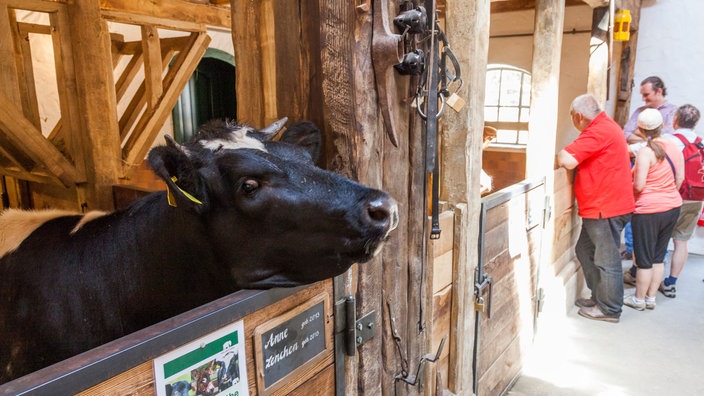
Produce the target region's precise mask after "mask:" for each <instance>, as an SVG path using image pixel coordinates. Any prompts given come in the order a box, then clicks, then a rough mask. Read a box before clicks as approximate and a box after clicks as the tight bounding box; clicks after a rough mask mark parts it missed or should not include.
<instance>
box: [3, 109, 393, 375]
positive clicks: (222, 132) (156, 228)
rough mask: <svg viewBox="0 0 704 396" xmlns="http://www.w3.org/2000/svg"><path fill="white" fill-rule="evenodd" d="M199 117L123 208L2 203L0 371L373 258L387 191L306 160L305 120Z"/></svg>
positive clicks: (155, 156) (161, 152)
mask: <svg viewBox="0 0 704 396" xmlns="http://www.w3.org/2000/svg"><path fill="white" fill-rule="evenodd" d="M276 129H277V128H265V129H264V130H260V131H258V130H254V129H252V128H250V127H247V126H243V125H237V124H234V123H229V122H224V121H216V122H211V123H209V124H206V125H205V126H204V127H203V128H201V130H200V131H199V132H198V134H197V135H196V136H195V137H194V139H193V140H192V141H190V142H189V143H187V144H185V145H179V144H176V143H175V142H173V141H172V140H170V139H167V143H168V144H167V145H166V146H160V147H156V148H154V149H152V150H151V152H150V153H149V157H148V160H149V163H150V165H151V167H152V169H153V170H154V172H155V173H156V174H157V175H159V176H160V177H161V178H162V179H164V181H165V182H166V184H167V185H168V191H169V192H168V193H167V192H159V193H154V194H151V195H149V196H147V197H145V198H143V199H142V200H139V201H137V202H135V203H133V204H132V205H131V206H129V207H128V208H126V209H125V210H120V211H116V212H113V213H97V214H96V213H90V214H88V215H81V214H69V213H65V212H57V211H48V212H47V211H38V212H24V211H18V210H6V211H5V212H3V213H2V214H1V215H0V340H1V341H0V383H2V382H6V381H8V380H10V379H13V378H16V377H19V376H22V375H24V374H27V373H29V372H32V371H36V370H37V369H39V368H42V367H45V366H47V365H50V364H52V363H55V362H58V361H60V360H63V359H65V358H68V357H70V356H73V355H75V354H78V353H80V352H82V351H85V350H88V349H91V348H93V347H96V346H98V345H101V344H104V343H106V342H108V341H110V340H113V339H116V338H119V337H121V336H123V335H126V334H128V333H131V332H134V331H136V330H138V329H141V328H144V327H146V326H149V325H151V324H154V323H156V322H159V321H161V320H164V319H166V318H169V317H172V316H174V315H176V314H179V313H182V312H185V311H187V310H189V309H192V308H194V307H197V306H199V305H202V304H204V303H207V302H209V301H212V300H214V299H216V298H219V297H222V296H225V295H227V294H229V293H232V292H234V291H236V290H238V289H241V288H250V289H252V288H257V289H265V288H272V287H288V286H297V285H302V284H308V283H312V282H315V281H318V280H322V279H326V278H329V277H332V276H335V275H338V274H341V273H343V272H344V271H346V270H347V269H348V268H349V267H350V266H351V265H352V264H353V263H355V262H359V263H361V262H366V261H368V260H370V259H371V258H372V257H373V256H374V255H375V254H376V253H377V252H378V251H379V249H380V248H381V246H382V244H383V242H384V240H385V239H386V238H387V237H388V235H389V233H390V232H391V231H392V230H393V229H394V228H395V227H396V225H397V224H398V210H397V206H396V203H395V201H394V200H393V199H392V198H391V197H389V196H388V195H387V194H385V193H384V192H382V191H379V190H375V189H371V188H367V187H365V186H362V185H360V184H358V183H356V182H354V181H352V180H349V179H346V178H344V177H342V176H340V175H337V174H334V173H331V172H328V171H325V170H322V169H320V168H317V167H316V166H314V161H315V160H316V157H317V155H318V152H319V148H320V139H321V137H320V131H319V130H318V129H317V127H315V125H313V124H311V123H309V122H300V123H295V124H293V125H291V126H290V127H289V128H288V129H287V130H286V131H285V132H284V133H283V135H282V137H281V138H280V139H279V140H278V141H272V140H271V138H272V137H273V135H274V134H275V133H276Z"/></svg>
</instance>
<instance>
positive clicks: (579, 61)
mask: <svg viewBox="0 0 704 396" xmlns="http://www.w3.org/2000/svg"><path fill="white" fill-rule="evenodd" d="M591 23H592V9H591V8H590V7H589V6H587V5H584V6H573V7H566V8H565V23H564V31H566V32H571V31H573V30H574V31H576V32H577V33H575V34H572V33H567V34H564V35H563V36H562V56H561V63H560V91H559V103H558V108H557V109H555V112H556V113H557V137H556V149H558V150H559V149H561V148H562V147H564V146H565V145H567V144H568V143H569V142H571V141H572V140H574V138H575V137H576V136H577V134H578V132H577V130H576V129H574V126H573V125H572V121H571V120H570V117H569V106H570V103H572V99H574V98H575V97H576V96H578V95H581V94H583V93H585V92H587V81H588V74H589V39H590V34H589V33H579V32H581V31H585V30H591ZM534 26H535V12H534V11H533V10H530V11H516V12H506V13H498V14H493V15H492V16H491V31H490V35H491V37H492V38H491V39H490V40H489V63H505V64H510V65H513V66H516V67H520V68H523V69H525V70H528V71H530V69H531V66H532V62H533V36H532V32H533V29H534ZM506 35H524V36H519V37H497V36H506Z"/></svg>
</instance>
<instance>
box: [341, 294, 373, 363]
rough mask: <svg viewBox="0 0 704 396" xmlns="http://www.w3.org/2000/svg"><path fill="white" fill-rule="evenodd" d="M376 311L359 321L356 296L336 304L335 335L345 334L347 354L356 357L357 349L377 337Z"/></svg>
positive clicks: (348, 297)
mask: <svg viewBox="0 0 704 396" xmlns="http://www.w3.org/2000/svg"><path fill="white" fill-rule="evenodd" d="M375 329H376V311H371V312H369V313H368V314H366V315H364V316H362V317H361V318H359V319H357V306H356V301H355V298H354V296H347V297H345V298H343V299H342V300H338V301H337V302H335V334H339V333H344V335H345V353H346V354H347V355H348V356H354V355H355V354H356V352H357V347H358V346H360V345H362V344H364V342H366V341H367V340H369V339H371V338H373V337H374V335H376V330H375Z"/></svg>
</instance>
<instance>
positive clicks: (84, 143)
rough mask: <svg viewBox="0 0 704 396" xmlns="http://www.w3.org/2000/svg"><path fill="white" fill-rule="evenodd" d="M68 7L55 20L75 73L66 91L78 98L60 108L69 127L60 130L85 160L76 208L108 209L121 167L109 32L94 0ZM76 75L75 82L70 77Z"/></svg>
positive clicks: (67, 62) (66, 63) (67, 61)
mask: <svg viewBox="0 0 704 396" xmlns="http://www.w3.org/2000/svg"><path fill="white" fill-rule="evenodd" d="M67 9H68V14H67V15H61V16H60V17H61V18H62V19H61V21H60V22H59V25H60V26H65V27H68V29H67V28H64V29H62V31H64V32H65V33H66V34H68V33H69V32H70V39H68V43H65V42H64V36H63V35H62V36H61V45H62V62H63V63H64V67H66V69H67V70H72V71H73V72H71V73H68V72H67V73H66V74H65V75H64V77H65V78H66V81H65V82H66V83H67V85H66V87H65V90H66V93H67V95H68V97H69V98H70V97H75V98H76V99H75V102H70V103H71V104H70V107H69V108H68V109H67V111H65V112H64V111H63V108H62V117H66V115H67V114H68V115H69V116H70V119H71V121H70V124H69V123H67V121H68V120H67V119H64V128H69V130H70V133H71V135H72V139H73V141H74V142H75V143H73V146H74V147H75V152H76V153H81V154H80V155H77V156H78V157H79V158H82V159H83V161H85V163H84V165H83V166H81V169H84V170H85V175H86V181H87V185H85V186H80V187H79V191H80V194H79V201H80V202H79V205H80V206H81V207H82V208H83V209H86V210H92V209H104V210H109V209H112V208H113V199H112V185H113V184H116V182H117V180H118V178H119V176H120V165H121V164H120V159H121V157H120V140H119V139H120V132H119V130H118V124H117V114H116V112H115V110H114V109H116V108H117V105H116V99H115V84H114V81H113V69H112V59H111V47H112V45H111V43H110V33H109V29H108V25H107V22H106V21H104V20H103V19H102V18H101V17H100V7H99V1H98V0H85V1H80V2H72V3H71V4H70V5H68V6H67ZM68 21H70V23H69V22H68ZM79 48H80V49H81V50H80V51H78V50H77V49H79ZM74 49H76V50H74ZM74 74H75V80H73V79H72V78H69V77H70V76H73V75H74ZM79 87H80V88H79ZM79 120H80V122H79ZM86 186H88V187H87V188H84V187H86Z"/></svg>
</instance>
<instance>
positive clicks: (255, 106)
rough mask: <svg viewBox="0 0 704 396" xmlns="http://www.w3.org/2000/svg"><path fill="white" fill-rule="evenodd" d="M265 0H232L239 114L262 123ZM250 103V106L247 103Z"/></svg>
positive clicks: (245, 120) (263, 107)
mask: <svg viewBox="0 0 704 396" xmlns="http://www.w3.org/2000/svg"><path fill="white" fill-rule="evenodd" d="M261 7H262V5H261V3H260V2H257V1H250V0H232V1H231V9H232V42H233V44H234V49H235V73H236V75H237V78H236V83H235V85H236V88H235V92H236V94H237V103H238V106H237V118H238V119H239V120H241V121H242V122H247V123H250V124H252V125H254V126H258V127H261V126H263V125H262V124H263V123H264V110H265V105H264V78H263V76H262V67H263V60H262V57H263V54H264V51H263V50H262V48H261V46H260V43H259V39H260V29H261V24H262V23H263V22H262V21H261V19H260V17H259V15H260V11H261ZM245 103H246V106H245V105H244V104H245Z"/></svg>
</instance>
